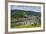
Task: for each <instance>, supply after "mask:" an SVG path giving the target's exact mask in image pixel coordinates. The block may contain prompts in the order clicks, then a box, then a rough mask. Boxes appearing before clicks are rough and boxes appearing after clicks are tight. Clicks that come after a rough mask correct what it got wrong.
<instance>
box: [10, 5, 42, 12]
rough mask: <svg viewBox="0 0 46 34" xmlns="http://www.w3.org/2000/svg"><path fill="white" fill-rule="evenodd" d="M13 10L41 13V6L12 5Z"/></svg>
mask: <svg viewBox="0 0 46 34" xmlns="http://www.w3.org/2000/svg"><path fill="white" fill-rule="evenodd" d="M11 10H25V11H34V12H41V6H21V5H11Z"/></svg>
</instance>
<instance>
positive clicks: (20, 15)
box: [11, 10, 41, 28]
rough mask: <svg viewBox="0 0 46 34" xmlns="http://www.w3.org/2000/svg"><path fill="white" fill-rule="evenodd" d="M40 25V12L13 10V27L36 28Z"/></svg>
mask: <svg viewBox="0 0 46 34" xmlns="http://www.w3.org/2000/svg"><path fill="white" fill-rule="evenodd" d="M40 26H41V13H40V12H33V11H24V10H11V28H35V27H40Z"/></svg>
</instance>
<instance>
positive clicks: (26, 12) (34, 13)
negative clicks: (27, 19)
mask: <svg viewBox="0 0 46 34" xmlns="http://www.w3.org/2000/svg"><path fill="white" fill-rule="evenodd" d="M24 12H25V14H26V15H33V16H39V17H41V13H40V12H34V11H25V10H11V14H14V13H15V14H19V15H25V14H24Z"/></svg>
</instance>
